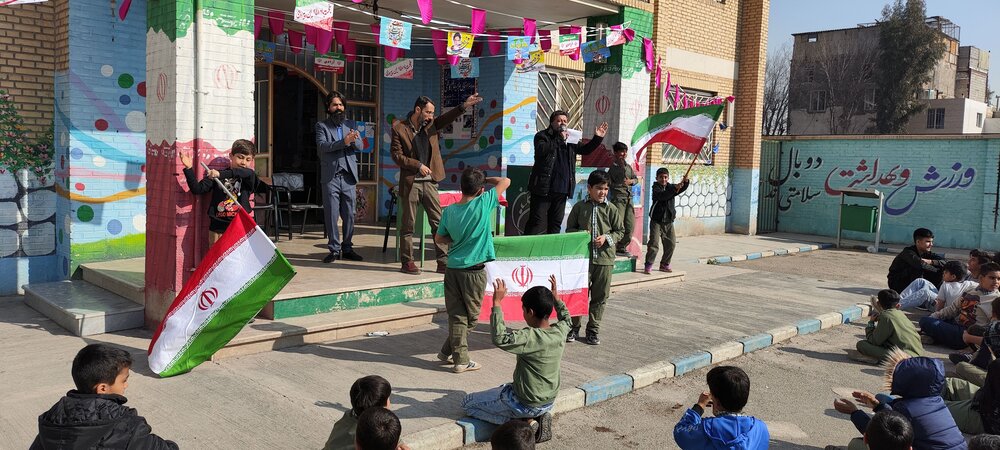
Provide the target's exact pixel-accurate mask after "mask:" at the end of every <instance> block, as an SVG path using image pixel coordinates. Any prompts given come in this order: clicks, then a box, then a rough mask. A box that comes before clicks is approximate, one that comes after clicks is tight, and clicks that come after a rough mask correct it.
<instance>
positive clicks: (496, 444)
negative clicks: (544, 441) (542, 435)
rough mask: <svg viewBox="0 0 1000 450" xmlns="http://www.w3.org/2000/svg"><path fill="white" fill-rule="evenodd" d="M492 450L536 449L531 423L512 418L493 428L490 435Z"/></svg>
mask: <svg viewBox="0 0 1000 450" xmlns="http://www.w3.org/2000/svg"><path fill="white" fill-rule="evenodd" d="M490 448H491V449H492V450H535V436H534V432H532V431H531V425H528V423H527V422H525V421H523V420H517V419H514V420H510V421H508V422H507V423H505V424H503V425H500V427H498V428H497V429H496V430H493V435H491V436H490Z"/></svg>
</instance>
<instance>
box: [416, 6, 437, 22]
mask: <svg viewBox="0 0 1000 450" xmlns="http://www.w3.org/2000/svg"><path fill="white" fill-rule="evenodd" d="M417 6H418V7H420V20H422V21H423V22H424V25H427V24H429V23H431V19H433V18H434V2H433V0H417Z"/></svg>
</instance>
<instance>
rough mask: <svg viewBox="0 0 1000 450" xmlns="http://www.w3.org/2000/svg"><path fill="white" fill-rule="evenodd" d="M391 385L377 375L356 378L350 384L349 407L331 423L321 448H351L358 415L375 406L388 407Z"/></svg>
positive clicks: (324, 449) (346, 449) (341, 449)
mask: <svg viewBox="0 0 1000 450" xmlns="http://www.w3.org/2000/svg"><path fill="white" fill-rule="evenodd" d="M391 394H392V386H391V385H390V384H389V382H388V381H386V379H385V378H382V377H380V376H378V375H368V376H366V377H361V378H358V379H357V380H355V381H354V384H352V385H351V409H349V410H347V411H346V412H344V417H341V418H340V420H338V421H337V422H336V423H334V424H333V430H331V431H330V437H329V438H328V439H327V440H326V445H324V446H323V450H351V449H353V448H354V433H355V430H356V429H357V427H358V417H360V416H361V414H363V413H364V412H365V411H367V410H369V409H371V408H374V407H376V406H378V407H382V408H389V396H390V395H391Z"/></svg>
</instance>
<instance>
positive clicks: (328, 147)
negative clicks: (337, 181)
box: [316, 119, 361, 183]
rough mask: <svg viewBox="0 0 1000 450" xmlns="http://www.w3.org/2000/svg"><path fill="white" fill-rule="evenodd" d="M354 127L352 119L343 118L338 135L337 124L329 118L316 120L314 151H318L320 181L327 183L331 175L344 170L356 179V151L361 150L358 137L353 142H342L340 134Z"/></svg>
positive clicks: (345, 134) (331, 178)
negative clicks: (349, 143) (347, 143)
mask: <svg viewBox="0 0 1000 450" xmlns="http://www.w3.org/2000/svg"><path fill="white" fill-rule="evenodd" d="M352 129H356V126H355V124H354V121H351V120H345V121H344V123H342V124H341V125H340V133H341V134H340V135H338V134H337V126H336V125H334V123H333V121H332V120H330V119H326V120H322V121H319V122H316V151H317V152H318V153H319V166H320V178H319V182H320V183H329V182H330V181H331V180H333V176H334V175H336V174H337V172H339V171H340V170H344V171H346V172H347V173H349V174H351V176H352V177H354V181H355V182H357V181H358V178H359V176H358V156H357V154H358V152H360V151H361V147H360V145H359V144H360V138H359V139H356V140H355V141H354V143H353V144H351V145H346V144H344V139H342V138H341V136H347V133H350V132H351V130H352Z"/></svg>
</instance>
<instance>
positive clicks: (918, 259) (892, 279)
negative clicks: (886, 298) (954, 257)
mask: <svg viewBox="0 0 1000 450" xmlns="http://www.w3.org/2000/svg"><path fill="white" fill-rule="evenodd" d="M933 246H934V233H933V232H931V230H928V229H926V228H917V229H916V230H914V231H913V245H911V246H909V247H906V248H904V249H903V251H901V252H899V254H898V255H896V257H895V258H894V259H893V260H892V264H890V265H889V275H888V276H887V277H886V278H888V281H889V289H892V290H894V291H896V292H903V290H905V289H906V287H907V286H909V285H910V283H912V282H913V280H916V279H917V278H923V279H925V280H927V281H930V282H931V283H932V284H934V286H935V287H937V288H940V287H941V276H942V273H941V269H942V268H944V257H942V256H941V255H938V254H936V253H931V247H933Z"/></svg>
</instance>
